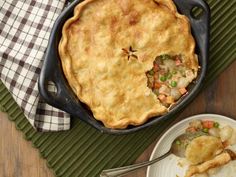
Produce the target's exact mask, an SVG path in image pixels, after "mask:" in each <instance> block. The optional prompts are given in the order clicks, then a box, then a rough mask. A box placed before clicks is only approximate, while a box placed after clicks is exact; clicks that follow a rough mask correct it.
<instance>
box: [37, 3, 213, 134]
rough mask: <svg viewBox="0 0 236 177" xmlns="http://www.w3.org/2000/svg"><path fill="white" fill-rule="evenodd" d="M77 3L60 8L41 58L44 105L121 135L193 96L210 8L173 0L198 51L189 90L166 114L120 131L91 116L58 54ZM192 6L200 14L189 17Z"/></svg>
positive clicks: (204, 55)
mask: <svg viewBox="0 0 236 177" xmlns="http://www.w3.org/2000/svg"><path fill="white" fill-rule="evenodd" d="M79 2H81V0H75V1H74V2H73V3H71V4H69V5H68V6H67V7H66V8H65V9H64V11H63V12H62V13H61V15H60V16H59V17H58V18H57V20H56V22H55V24H54V26H53V29H52V32H51V36H50V39H49V43H48V48H47V51H46V55H45V61H44V64H43V67H42V70H41V73H40V77H39V92H40V94H41V96H42V97H43V98H44V100H45V101H46V102H47V103H48V104H50V105H52V106H54V107H56V108H59V109H61V110H64V111H66V112H68V113H69V114H71V115H72V117H79V118H80V119H81V120H83V121H85V122H87V123H88V124H90V125H92V126H93V127H95V128H96V129H98V130H100V131H101V132H106V133H111V134H124V133H130V132H134V131H137V130H140V129H143V128H145V127H149V126H151V125H153V124H157V123H161V122H160V121H165V120H166V119H168V118H170V117H172V116H173V115H174V114H175V113H177V112H179V111H180V110H181V109H182V108H184V107H185V106H186V105H187V104H188V103H189V102H190V101H191V100H192V99H193V98H194V97H195V96H196V94H197V93H198V91H199V90H200V88H201V85H202V82H203V80H204V76H205V74H206V69H207V59H208V48H209V21H210V10H209V7H208V5H207V4H206V3H205V2H204V1H203V0H174V2H175V4H176V6H177V8H178V11H179V12H180V13H181V14H184V15H186V16H187V17H188V18H189V19H190V23H191V29H192V34H193V36H194V38H195V41H196V53H197V54H198V58H199V64H200V66H201V69H200V70H199V73H198V77H197V78H196V81H195V82H194V83H192V84H190V86H189V88H188V90H189V93H188V94H187V95H185V96H183V97H182V98H181V99H180V100H178V102H177V103H176V104H175V106H173V107H172V108H171V110H170V111H169V112H168V113H167V114H165V115H163V116H159V117H155V118H152V119H150V120H149V121H147V122H146V123H145V124H143V125H140V126H129V127H128V128H126V129H122V130H119V129H109V128H106V127H105V126H104V125H103V124H102V123H101V122H99V121H97V120H96V119H95V118H94V117H93V115H92V113H91V111H90V110H89V109H88V108H87V107H86V105H84V104H83V103H81V102H80V101H79V100H78V99H77V97H76V96H75V95H74V93H73V92H72V90H71V88H70V87H69V85H68V83H67V81H66V79H65V77H64V75H63V71H62V68H61V63H60V58H59V54H58V43H59V41H60V39H61V30H62V26H63V24H64V22H65V21H66V20H67V19H68V18H70V17H71V16H73V10H74V7H75V6H76V5H77V4H78V3H79ZM194 7H199V8H201V9H202V10H203V14H202V16H201V17H200V18H196V17H194V16H193V13H192V9H193V8H194ZM49 81H50V82H53V83H55V86H56V87H57V93H56V94H53V93H51V92H49V91H48V89H47V84H48V82H49ZM144 106H145V105H144Z"/></svg>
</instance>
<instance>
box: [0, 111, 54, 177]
mask: <svg viewBox="0 0 236 177" xmlns="http://www.w3.org/2000/svg"><path fill="white" fill-rule="evenodd" d="M53 176H54V175H53V172H52V171H51V170H50V169H48V167H47V166H46V161H45V160H44V159H42V158H41V157H40V155H39V152H38V150H37V149H35V148H33V147H32V145H31V142H29V141H26V140H25V139H24V137H23V134H22V133H21V132H20V131H18V130H16V128H15V124H14V122H11V121H9V120H8V118H7V115H6V114H5V113H1V112H0V177H53Z"/></svg>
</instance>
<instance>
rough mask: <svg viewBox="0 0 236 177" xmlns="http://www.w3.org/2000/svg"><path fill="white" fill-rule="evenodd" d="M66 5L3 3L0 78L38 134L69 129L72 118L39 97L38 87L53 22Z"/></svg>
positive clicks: (29, 0) (32, 0)
mask: <svg viewBox="0 0 236 177" xmlns="http://www.w3.org/2000/svg"><path fill="white" fill-rule="evenodd" d="M64 3H65V0H0V78H1V80H2V82H3V83H4V84H5V86H6V87H7V88H8V89H9V91H10V92H11V94H12V96H13V98H14V99H15V101H16V102H17V104H18V105H19V106H20V107H21V109H22V110H23V112H24V114H25V116H26V117H27V119H28V120H29V122H30V123H31V124H32V126H34V127H35V128H36V129H37V130H39V131H59V130H68V129H69V128H70V118H69V115H68V114H67V113H65V112H62V111H60V110H58V109H56V108H54V107H52V106H50V105H48V104H46V103H45V102H44V101H43V100H42V99H41V98H40V96H39V92H38V83H37V82H38V81H37V80H38V77H39V73H40V68H41V66H42V63H43V59H44V53H45V49H46V48H47V43H48V39H49V35H50V31H51V28H52V25H53V22H54V21H55V20H56V18H57V16H58V15H59V14H60V12H61V11H62V9H63V7H64ZM49 87H50V88H49V90H53V89H54V88H53V86H49Z"/></svg>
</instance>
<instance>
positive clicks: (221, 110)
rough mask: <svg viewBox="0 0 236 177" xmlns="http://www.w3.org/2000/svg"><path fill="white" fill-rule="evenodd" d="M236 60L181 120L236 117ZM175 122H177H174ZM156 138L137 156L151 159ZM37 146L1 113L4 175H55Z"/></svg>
mask: <svg viewBox="0 0 236 177" xmlns="http://www.w3.org/2000/svg"><path fill="white" fill-rule="evenodd" d="M235 71H236V62H234V63H233V64H232V65H231V66H230V67H229V68H228V69H227V70H226V71H225V72H223V73H222V74H221V75H220V77H219V78H218V79H217V80H216V81H215V82H214V83H212V84H211V85H210V86H209V87H208V88H207V89H205V90H204V91H203V92H202V93H201V94H199V95H198V97H197V98H196V99H195V100H194V101H193V102H192V103H191V104H190V105H189V106H188V108H187V109H185V110H184V111H183V112H182V113H181V114H180V115H179V116H178V118H177V120H176V121H175V122H177V121H179V120H182V119H183V118H185V117H187V116H190V115H194V114H198V113H217V114H222V115H225V116H229V117H232V118H234V119H236V110H235V106H236V103H235V100H236V81H235ZM173 124H174V123H173ZM155 143H156V142H154V143H153V144H152V145H150V146H149V148H147V149H146V151H145V152H143V154H142V155H141V156H140V157H139V158H138V159H137V162H141V161H145V160H148V159H149V157H150V154H151V152H152V149H153V147H154V145H155ZM53 176H54V175H53V172H52V171H51V170H50V169H48V168H47V166H46V161H45V160H44V159H42V158H41V157H40V155H39V153H38V151H37V149H35V148H33V147H32V146H31V143H30V142H28V141H26V140H25V139H24V138H23V135H22V133H21V132H19V131H18V130H16V129H15V125H14V123H12V122H10V121H9V120H8V119H7V115H6V114H3V113H0V177H53ZM145 176H146V169H145V168H143V169H141V170H138V171H135V172H133V173H132V174H129V175H127V176H126V177H145Z"/></svg>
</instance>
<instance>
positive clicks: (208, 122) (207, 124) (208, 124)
mask: <svg viewBox="0 0 236 177" xmlns="http://www.w3.org/2000/svg"><path fill="white" fill-rule="evenodd" d="M202 126H203V128H208V129H210V128H212V127H213V126H214V122H213V121H211V120H205V121H202Z"/></svg>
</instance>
